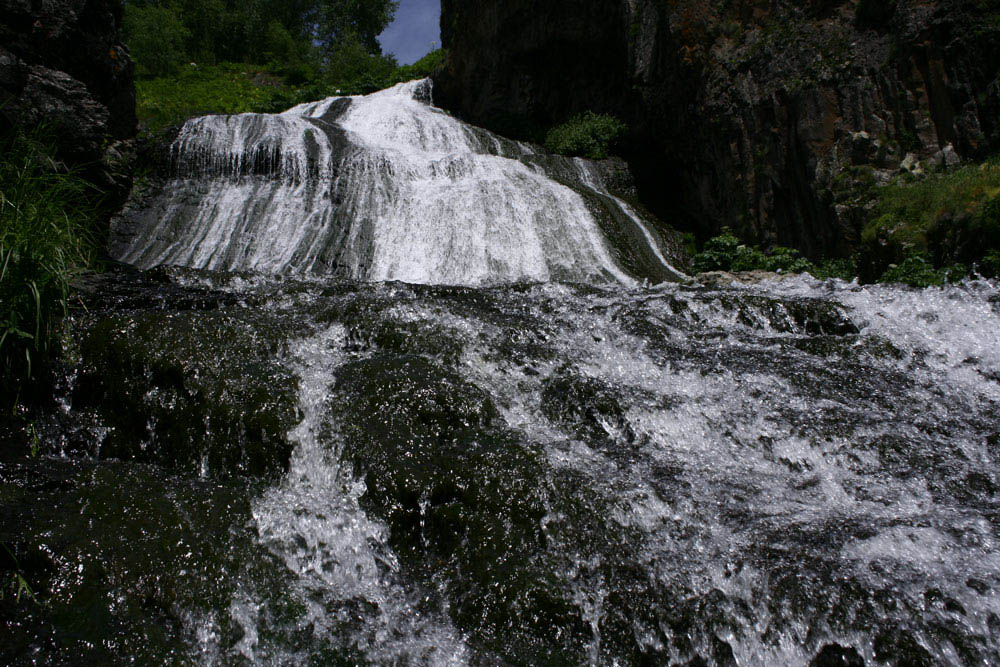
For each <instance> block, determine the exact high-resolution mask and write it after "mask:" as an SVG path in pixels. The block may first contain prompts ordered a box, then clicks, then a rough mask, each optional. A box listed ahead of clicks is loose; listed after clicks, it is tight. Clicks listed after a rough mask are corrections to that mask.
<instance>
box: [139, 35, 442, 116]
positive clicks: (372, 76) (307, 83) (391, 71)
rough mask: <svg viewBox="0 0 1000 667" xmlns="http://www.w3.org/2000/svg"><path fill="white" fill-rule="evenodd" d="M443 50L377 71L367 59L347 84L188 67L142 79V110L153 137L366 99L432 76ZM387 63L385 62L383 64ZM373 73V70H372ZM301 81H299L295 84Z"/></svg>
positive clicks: (259, 68)
mask: <svg viewBox="0 0 1000 667" xmlns="http://www.w3.org/2000/svg"><path fill="white" fill-rule="evenodd" d="M443 59H444V52H443V51H440V50H438V51H434V52H432V53H429V54H427V55H426V56H424V57H423V58H421V59H420V60H418V61H417V62H415V63H414V64H412V65H406V66H403V67H395V68H394V67H392V66H391V65H390V66H389V68H387V69H386V68H383V67H379V68H374V66H373V65H370V64H369V61H371V62H375V60H372V59H368V60H364V61H363V62H362V63H361V65H359V66H358V67H359V68H360V69H358V68H355V69H352V71H351V74H350V75H349V76H348V75H345V77H340V78H345V79H346V80H343V81H338V77H330V76H325V77H323V78H320V77H318V75H316V74H315V73H311V74H310V73H306V74H303V73H301V72H296V73H289V72H288V71H286V69H282V68H279V67H275V66H271V67H269V66H263V65H244V64H233V63H223V64H220V65H187V66H185V67H183V68H182V69H181V71H180V72H179V73H178V74H176V75H174V76H167V77H159V78H152V79H139V80H137V81H136V112H137V114H138V116H139V122H140V124H141V125H142V126H143V127H144V128H146V129H147V130H148V131H150V132H152V133H153V134H159V133H161V132H162V131H163V130H165V129H166V128H168V127H171V126H174V125H180V124H182V123H184V121H186V120H188V119H189V118H194V117H196V116H203V115H206V114H238V113H279V112H281V111H285V110H286V109H288V108H290V107H293V106H295V105H296V104H301V103H303V102H315V101H317V100H321V99H323V98H325V97H330V96H332V95H360V94H366V93H370V92H373V91H375V90H379V89H381V88H387V87H389V86H391V85H394V84H396V83H399V82H401V81H409V80H412V79H421V78H424V77H426V76H430V75H431V74H432V73H433V72H434V71H435V69H436V68H438V67H440V66H441V63H442V61H443ZM378 62H379V63H381V62H382V61H378ZM369 70H370V71H369ZM292 82H295V83H292Z"/></svg>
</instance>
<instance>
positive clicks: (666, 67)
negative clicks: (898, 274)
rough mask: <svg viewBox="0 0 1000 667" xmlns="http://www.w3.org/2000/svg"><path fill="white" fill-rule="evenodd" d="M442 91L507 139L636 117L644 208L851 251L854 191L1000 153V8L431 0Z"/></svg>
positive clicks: (631, 153) (750, 0)
mask: <svg viewBox="0 0 1000 667" xmlns="http://www.w3.org/2000/svg"><path fill="white" fill-rule="evenodd" d="M441 25H442V41H443V44H444V47H445V49H446V50H447V52H448V59H447V63H446V67H445V69H444V70H443V71H442V72H441V73H440V74H439V75H438V76H437V77H436V80H435V84H436V99H437V101H438V103H440V104H442V105H444V106H446V107H448V108H450V109H451V110H452V111H453V112H455V113H457V114H459V115H461V116H462V117H464V118H466V119H469V120H472V121H474V122H477V123H480V124H483V125H486V126H487V127H491V128H494V129H498V130H501V131H506V132H508V133H511V134H515V135H516V134H522V135H525V136H530V135H534V136H536V137H537V136H539V131H540V130H544V128H546V127H551V126H552V125H554V124H557V123H560V122H562V121H564V120H566V119H567V118H568V117H570V116H572V115H574V114H576V113H580V112H583V111H588V110H590V111H595V112H598V113H610V114H614V115H617V116H619V117H620V118H622V119H623V120H625V121H626V122H627V123H628V124H629V126H630V128H631V133H630V139H629V143H628V146H627V148H626V153H627V157H628V159H629V161H630V163H631V165H632V167H633V170H634V171H635V173H636V176H637V178H638V180H639V183H640V193H641V198H642V199H643V203H645V204H646V205H647V206H649V207H650V208H652V209H653V210H654V211H655V212H656V213H658V214H659V215H660V216H661V217H662V218H664V219H665V220H668V221H670V222H671V223H672V224H674V225H676V226H678V227H680V228H682V229H687V230H690V231H695V232H697V233H698V234H699V235H700V236H701V237H705V236H707V235H709V234H711V233H714V232H716V231H718V230H719V229H721V228H722V227H723V226H730V227H732V228H734V230H735V231H737V232H738V233H739V234H741V235H742V236H743V237H744V238H747V239H748V240H753V241H755V242H760V243H764V244H781V245H788V246H794V247H797V248H799V249H801V250H803V251H805V252H806V253H807V254H809V255H811V256H813V257H819V256H823V255H836V254H844V253H847V252H849V251H851V250H852V249H853V248H855V247H856V246H857V242H858V236H859V232H860V228H861V226H862V225H863V223H864V220H865V219H866V210H865V208H866V205H867V202H866V201H864V199H863V198H860V199H859V198H858V197H857V187H856V186H857V185H858V184H859V183H870V182H872V181H874V182H879V181H883V182H884V181H886V180H888V179H889V178H890V177H892V176H893V175H895V174H897V173H899V172H900V170H909V171H920V170H922V169H923V170H929V169H936V168H948V167H950V166H953V165H954V164H956V163H958V162H959V161H961V160H965V159H977V158H981V157H984V156H986V155H989V154H991V153H993V152H996V151H997V150H998V149H1000V78H998V73H1000V2H996V1H995V0H988V1H984V2H978V1H973V0H938V1H926V0H925V1H919V0H898V1H891V0H890V1H886V2H877V1H875V0H860V1H859V0H840V1H838V0H812V1H809V2H788V1H785V0H768V1H763V0H545V1H544V2H541V1H539V0H481V1H480V2H475V3H469V2H463V1H461V0H443V3H442V18H441Z"/></svg>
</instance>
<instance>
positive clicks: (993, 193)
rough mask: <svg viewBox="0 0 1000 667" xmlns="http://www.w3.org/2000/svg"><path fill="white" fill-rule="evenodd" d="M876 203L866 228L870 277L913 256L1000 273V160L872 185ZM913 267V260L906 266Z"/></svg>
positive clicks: (934, 264)
mask: <svg viewBox="0 0 1000 667" xmlns="http://www.w3.org/2000/svg"><path fill="white" fill-rule="evenodd" d="M872 194H873V195H874V196H875V197H876V200H877V205H876V208H875V210H874V214H873V215H872V217H871V220H870V222H869V223H868V224H867V225H866V226H865V228H864V231H863V232H862V239H861V240H862V250H863V253H864V254H865V255H866V257H867V261H868V263H869V264H870V271H871V273H872V275H875V276H877V275H880V274H882V273H883V272H885V271H887V270H888V269H889V268H890V266H891V265H897V266H902V265H903V264H904V263H905V262H906V261H908V260H910V259H911V258H914V257H919V258H923V260H924V261H925V263H929V264H930V265H932V267H934V268H936V269H938V270H940V269H944V268H948V267H952V268H951V269H950V270H951V271H952V273H953V272H954V268H953V267H954V265H965V266H967V267H970V268H975V270H976V271H978V272H979V273H981V274H982V275H985V276H989V277H992V276H996V275H997V267H996V261H995V258H996V256H997V254H998V253H1000V161H998V160H996V159H994V160H991V161H988V162H986V163H984V164H981V165H970V166H967V167H963V168H961V169H958V170H955V171H953V172H950V173H936V174H930V175H928V176H926V177H925V178H923V179H921V180H913V179H912V177H907V176H903V177H900V178H899V179H897V181H896V182H894V183H893V184H891V185H888V186H885V187H881V188H874V189H873V190H872ZM908 266H910V267H915V266H916V263H915V262H910V263H909V264H908Z"/></svg>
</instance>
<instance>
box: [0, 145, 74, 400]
mask: <svg viewBox="0 0 1000 667" xmlns="http://www.w3.org/2000/svg"><path fill="white" fill-rule="evenodd" d="M0 153H2V154H3V156H4V158H3V160H2V161H0V378H2V381H3V382H2V384H3V390H0V393H2V394H3V396H2V397H0V398H2V399H3V402H4V403H6V402H7V399H14V400H16V398H17V396H18V394H19V393H20V391H21V386H22V385H23V384H24V383H27V382H29V381H31V380H32V379H34V378H35V377H36V375H37V373H36V371H37V366H38V361H40V360H44V359H45V357H46V356H47V355H48V353H49V352H50V350H51V348H52V347H53V345H54V342H55V328H56V325H57V323H58V321H59V319H60V317H61V316H62V315H63V314H64V313H65V311H66V307H67V301H68V299H69V294H70V287H69V284H70V280H71V278H72V277H73V275H74V274H75V273H76V272H77V271H79V270H80V269H82V268H84V267H87V266H89V265H90V263H91V260H92V258H93V252H94V242H93V239H92V230H93V224H94V223H93V217H92V214H91V213H90V212H91V211H92V210H93V209H92V206H91V205H90V204H89V200H90V198H91V196H92V195H93V194H94V192H93V190H92V186H90V185H88V184H87V183H86V182H85V181H84V180H82V179H81V178H79V177H78V176H77V175H75V174H72V173H63V172H60V171H59V170H58V168H57V167H56V164H55V162H54V160H53V158H52V155H53V154H54V151H53V149H52V147H51V146H50V145H49V144H48V143H47V142H46V141H45V139H44V133H43V132H36V133H35V134H33V135H29V134H25V133H24V132H23V131H18V132H14V133H13V134H11V135H10V136H7V137H5V138H3V139H2V140H0ZM88 195H89V196H88ZM8 394H9V395H8Z"/></svg>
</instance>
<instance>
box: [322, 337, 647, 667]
mask: <svg viewBox="0 0 1000 667" xmlns="http://www.w3.org/2000/svg"><path fill="white" fill-rule="evenodd" d="M336 398H337V400H335V401H334V403H333V406H334V407H333V410H334V419H333V423H335V424H337V428H339V429H340V431H341V432H342V434H343V436H344V441H345V450H344V455H345V457H346V458H347V460H348V461H350V462H351V463H352V464H353V466H354V467H355V470H356V472H358V473H359V474H360V475H362V476H363V477H364V480H365V483H366V485H367V493H366V495H365V496H364V498H363V502H364V504H365V506H366V509H367V510H368V511H370V512H372V513H373V514H375V515H376V516H378V517H380V518H381V519H383V520H385V521H386V523H387V524H388V525H389V527H390V530H391V544H392V547H393V549H394V550H395V552H396V553H397V554H398V555H399V556H400V557H401V559H402V560H403V562H404V563H405V564H406V565H407V567H408V568H410V569H411V571H413V572H414V573H416V574H417V575H418V576H420V577H421V578H424V579H426V580H427V581H431V580H433V581H434V582H436V583H437V585H438V587H439V589H442V590H443V591H444V594H445V595H446V597H447V600H448V605H449V609H450V611H451V616H452V618H453V620H454V621H455V622H456V624H457V625H458V626H459V627H461V628H462V629H463V630H465V631H466V632H470V633H471V634H472V636H473V638H474V642H475V643H477V644H480V645H482V646H483V647H484V648H487V649H488V650H490V651H491V652H496V653H497V654H499V655H501V656H504V657H505V658H506V659H511V660H514V661H515V662H517V663H521V662H524V663H538V662H543V663H545V664H579V662H580V661H581V660H583V659H584V658H585V656H586V650H587V646H588V644H589V643H590V642H591V641H592V640H593V629H592V627H591V625H590V621H589V620H588V619H587V618H586V612H585V610H584V609H583V608H581V605H580V604H579V600H578V599H577V598H576V597H575V595H576V594H575V592H574V590H573V586H572V582H570V581H567V576H569V575H567V573H569V572H574V571H580V570H586V569H587V568H588V567H590V566H588V565H586V563H590V562H596V563H601V565H599V566H595V567H597V568H598V569H599V570H600V569H601V568H604V567H611V568H612V569H613V567H616V565H607V566H606V565H604V563H609V564H610V563H615V564H617V563H618V562H619V561H620V558H619V557H620V555H621V548H622V545H624V544H626V543H627V542H628V541H629V539H630V537H629V536H628V535H626V534H625V531H624V529H623V528H621V527H620V526H616V525H615V524H614V523H613V522H612V521H611V520H610V519H609V518H608V516H609V512H608V510H607V506H606V505H605V504H604V502H605V501H602V500H594V498H595V494H594V493H593V492H592V491H593V490H592V489H587V488H586V485H589V484H590V483H589V481H588V480H585V479H582V478H580V477H579V476H578V475H575V474H571V473H569V472H566V471H559V470H553V469H551V468H550V467H549V466H548V465H547V462H546V459H545V457H544V455H543V453H542V451H541V450H540V448H538V447H536V446H534V445H532V444H530V443H526V442H525V441H524V440H523V438H520V437H518V435H517V434H516V433H515V432H513V431H511V430H510V429H509V428H507V427H506V425H505V424H504V423H503V421H502V420H501V418H500V417H499V415H498V412H497V409H496V408H495V406H494V405H493V403H492V401H491V400H490V398H489V396H487V395H486V394H485V393H484V392H483V391H482V390H480V389H478V388H477V387H475V386H473V385H471V384H469V383H468V382H465V381H464V380H462V379H461V378H460V377H458V376H457V375H456V374H454V373H452V372H451V371H449V370H447V369H445V368H443V367H441V366H439V365H437V364H435V363H433V362H431V361H428V360H427V359H424V358H421V357H415V356H406V355H402V356H384V355H383V356H377V357H374V358H371V359H367V360H363V361H357V362H352V363H349V364H347V365H346V366H344V367H342V368H341V369H340V370H339V371H338V373H337V382H336ZM596 495H597V496H598V497H599V496H600V494H599V493H598V494H596ZM584 498H586V499H587V500H584ZM594 576H595V577H597V576H600V577H603V579H602V580H606V579H608V578H609V577H608V576H605V575H603V574H601V575H599V573H595V574H594Z"/></svg>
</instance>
